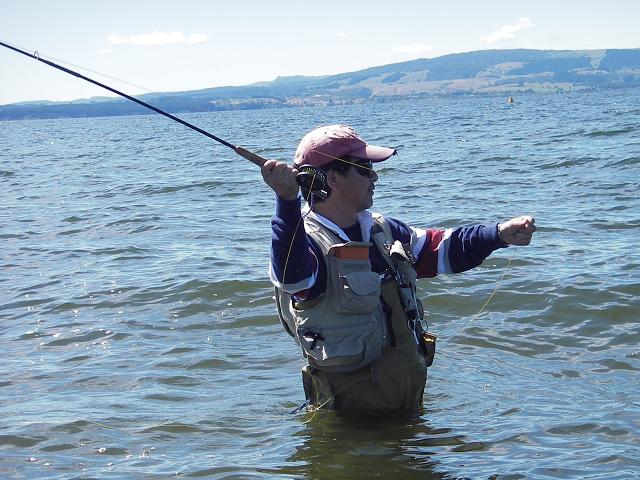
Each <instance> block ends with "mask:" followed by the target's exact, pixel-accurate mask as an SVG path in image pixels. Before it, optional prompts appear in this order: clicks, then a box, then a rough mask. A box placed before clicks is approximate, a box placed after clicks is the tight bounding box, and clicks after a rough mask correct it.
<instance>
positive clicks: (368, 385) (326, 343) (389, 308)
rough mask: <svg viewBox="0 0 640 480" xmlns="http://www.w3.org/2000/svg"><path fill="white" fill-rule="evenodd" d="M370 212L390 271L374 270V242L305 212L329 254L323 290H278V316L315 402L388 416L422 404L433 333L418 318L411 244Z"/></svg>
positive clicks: (309, 228)
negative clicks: (297, 293)
mask: <svg viewBox="0 0 640 480" xmlns="http://www.w3.org/2000/svg"><path fill="white" fill-rule="evenodd" d="M373 218H374V224H373V227H372V230H371V238H372V240H373V243H374V244H375V248H377V249H378V250H379V251H380V253H381V254H382V256H383V257H384V259H385V261H386V262H387V264H388V265H389V268H388V272H387V273H385V274H378V273H376V272H373V271H372V270H371V263H370V260H369V248H370V247H372V244H371V243H369V242H351V241H350V242H344V241H343V240H342V239H341V238H340V237H338V236H337V235H336V234H335V233H334V232H333V231H331V230H330V229H329V228H327V227H326V226H324V225H322V224H321V223H319V222H318V221H316V220H314V219H311V218H309V217H306V218H305V230H306V231H307V234H308V235H310V236H311V237H312V238H313V239H314V240H315V241H316V243H317V244H318V246H319V247H320V249H321V250H322V252H323V254H324V261H325V265H326V270H327V285H326V290H325V292H324V294H322V295H320V296H319V297H318V298H315V299H312V300H309V301H296V300H295V299H294V298H292V297H291V296H290V295H288V294H287V293H286V292H283V291H282V290H279V289H276V303H277V306H278V313H279V317H280V320H281V322H282V324H283V326H284V327H285V329H286V330H287V331H288V332H289V334H291V335H292V336H293V337H294V338H295V340H296V342H297V343H298V345H299V346H300V348H301V349H302V354H303V355H304V357H305V358H306V359H307V362H308V365H306V366H305V367H303V369H302V377H303V386H304V390H305V395H306V398H307V400H308V401H309V403H310V404H311V405H312V406H314V407H316V408H327V409H332V410H340V411H348V412H356V413H361V414H372V415H387V414H390V413H401V412H414V411H417V410H418V409H419V407H420V406H421V404H422V395H423V391H424V387H425V382H426V376H427V372H426V370H427V366H428V365H430V364H431V362H432V360H433V354H434V353H435V336H434V335H430V334H426V332H424V330H422V324H421V323H420V320H419V319H420V318H421V313H422V312H421V309H422V305H421V304H420V302H419V301H418V300H417V298H416V295H415V283H416V271H415V269H414V268H413V264H412V258H411V257H410V255H411V254H410V250H408V249H407V248H404V247H402V246H401V245H400V242H398V241H394V239H393V237H392V235H391V230H390V228H389V225H388V224H387V222H386V221H385V220H384V218H383V217H382V216H380V215H377V214H374V216H373ZM425 342H427V343H429V345H426V346H425ZM427 350H428V352H427ZM425 352H427V353H426V354H425Z"/></svg>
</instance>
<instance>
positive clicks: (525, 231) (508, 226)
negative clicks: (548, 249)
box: [498, 216, 536, 245]
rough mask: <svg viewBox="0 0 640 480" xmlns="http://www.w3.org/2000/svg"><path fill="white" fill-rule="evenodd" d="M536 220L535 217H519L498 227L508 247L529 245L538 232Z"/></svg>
mask: <svg viewBox="0 0 640 480" xmlns="http://www.w3.org/2000/svg"><path fill="white" fill-rule="evenodd" d="M535 224H536V219H535V218H533V217H528V216H525V217H517V218H512V219H511V220H507V221H506V222H503V223H501V224H500V225H498V232H499V233H500V238H501V239H502V241H503V242H504V243H506V244H507V245H529V243H531V236H532V235H533V232H535V231H536V225H535Z"/></svg>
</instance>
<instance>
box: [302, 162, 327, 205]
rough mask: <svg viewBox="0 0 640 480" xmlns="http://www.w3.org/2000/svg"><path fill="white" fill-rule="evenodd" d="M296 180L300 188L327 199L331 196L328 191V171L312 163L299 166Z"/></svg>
mask: <svg viewBox="0 0 640 480" xmlns="http://www.w3.org/2000/svg"><path fill="white" fill-rule="evenodd" d="M296 182H297V183H298V185H300V188H302V189H303V190H306V191H308V192H309V193H310V194H311V195H315V196H316V197H318V198H321V199H323V200H324V199H326V198H327V197H328V196H329V192H328V191H327V173H326V172H325V171H324V170H322V169H320V168H318V167H314V166H311V165H302V166H301V167H299V168H298V174H297V175H296Z"/></svg>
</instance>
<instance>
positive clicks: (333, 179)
mask: <svg viewBox="0 0 640 480" xmlns="http://www.w3.org/2000/svg"><path fill="white" fill-rule="evenodd" d="M339 177H340V175H338V172H336V171H335V170H329V171H328V172H327V185H328V186H329V187H331V190H334V189H335V188H336V186H337V185H338V183H339Z"/></svg>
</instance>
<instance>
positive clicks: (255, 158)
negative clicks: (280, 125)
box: [0, 42, 267, 167]
mask: <svg viewBox="0 0 640 480" xmlns="http://www.w3.org/2000/svg"><path fill="white" fill-rule="evenodd" d="M0 45H1V46H3V47H6V48H8V49H10V50H13V51H14V52H18V53H21V54H22V55H25V56H27V57H29V58H32V59H34V60H38V61H39V62H42V63H45V64H47V65H49V66H50V67H53V68H56V69H58V70H61V71H63V72H65V73H68V74H69V75H73V76H74V77H78V78H81V79H82V80H85V81H87V82H89V83H93V84H94V85H97V86H98V87H101V88H104V89H105V90H109V91H110V92H113V93H115V94H116V95H120V96H121V97H124V98H126V99H127V100H131V101H132V102H135V103H137V104H138V105H142V106H143V107H146V108H148V109H150V110H153V111H154V112H156V113H159V114H160V115H164V116H165V117H167V118H170V119H171V120H173V121H174V122H178V123H181V124H182V125H184V126H185V127H189V128H190V129H192V130H195V131H196V132H198V133H201V134H202V135H204V136H206V137H209V138H210V139H212V140H215V141H216V142H218V143H221V144H222V145H224V146H225V147H229V148H230V149H232V150H233V151H234V152H236V153H237V154H238V155H240V156H241V157H243V158H245V159H247V160H249V161H250V162H251V163H253V164H255V165H257V166H259V167H261V166H262V165H264V162H266V161H267V159H266V158H262V157H261V156H260V155H257V154H255V153H253V152H251V151H249V150H247V149H246V148H243V147H240V146H238V145H233V144H232V143H229V142H227V141H226V140H223V139H222V138H220V137H216V136H215V135H213V134H211V133H209V132H207V131H206V130H203V129H201V128H199V127H196V126H195V125H193V124H192V123H189V122H187V121H186V120H183V119H181V118H179V117H176V116H175V115H171V114H170V113H168V112H165V111H164V110H161V109H159V108H158V107H154V106H153V105H151V104H149V103H147V102H143V101H142V100H140V99H138V98H135V97H132V96H131V95H127V94H126V93H124V92H121V91H119V90H116V89H115V88H112V87H110V86H108V85H105V84H104V83H100V82H98V81H97V80H94V79H92V78H89V77H87V76H85V75H82V74H81V73H78V72H76V71H74V70H71V69H69V68H66V67H63V66H62V65H58V64H57V63H54V62H52V61H49V60H45V59H44V58H41V57H40V55H39V54H38V52H37V51H35V52H33V53H29V52H27V51H25V50H22V49H21V48H18V47H14V46H12V45H8V44H6V43H4V42H0Z"/></svg>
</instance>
